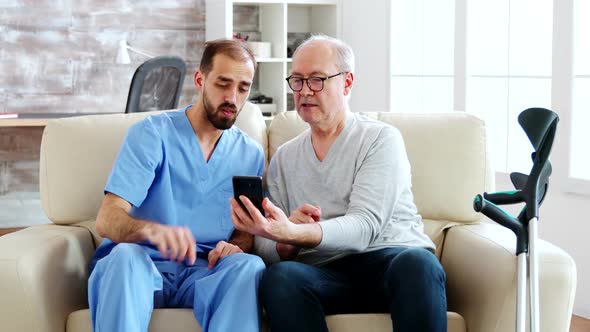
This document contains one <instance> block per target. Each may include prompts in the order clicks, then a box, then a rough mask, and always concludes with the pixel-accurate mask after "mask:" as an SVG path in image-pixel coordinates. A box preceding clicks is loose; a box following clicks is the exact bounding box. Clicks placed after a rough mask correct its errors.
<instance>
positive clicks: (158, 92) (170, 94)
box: [125, 56, 186, 113]
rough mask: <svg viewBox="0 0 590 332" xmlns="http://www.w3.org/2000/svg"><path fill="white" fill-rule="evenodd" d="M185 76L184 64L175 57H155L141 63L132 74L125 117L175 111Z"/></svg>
mask: <svg viewBox="0 0 590 332" xmlns="http://www.w3.org/2000/svg"><path fill="white" fill-rule="evenodd" d="M185 74H186V63H185V62H184V60H182V59H181V58H180V57H177V56H158V57H155V58H152V59H149V60H147V61H146V62H144V63H142V64H141V65H140V66H139V67H138V68H137V70H136V71H135V74H133V79H132V80H131V87H130V88H129V96H128V97H127V107H126V108H125V113H134V112H146V111H156V110H168V109H174V108H176V106H177V105H178V100H179V99H180V94H181V92H182V84H183V82H184V75H185Z"/></svg>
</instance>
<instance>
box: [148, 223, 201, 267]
mask: <svg viewBox="0 0 590 332" xmlns="http://www.w3.org/2000/svg"><path fill="white" fill-rule="evenodd" d="M141 232H142V233H143V236H144V237H145V239H146V240H147V241H149V242H150V243H151V244H153V245H154V246H156V247H157V248H158V250H159V251H160V254H162V256H163V257H165V258H168V259H169V260H173V261H177V262H183V261H184V260H185V259H187V260H188V264H189V265H193V264H195V261H196V259H197V242H196V241H195V238H194V237H193V233H192V232H191V230H190V229H189V228H188V227H186V226H184V227H180V226H168V225H163V224H158V223H153V222H150V223H146V225H145V227H144V228H143V229H142V230H141Z"/></svg>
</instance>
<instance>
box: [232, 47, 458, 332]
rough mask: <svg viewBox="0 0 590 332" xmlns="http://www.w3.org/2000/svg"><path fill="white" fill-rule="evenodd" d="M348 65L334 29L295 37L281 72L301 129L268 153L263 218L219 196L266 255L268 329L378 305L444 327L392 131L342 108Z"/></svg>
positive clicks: (403, 326) (405, 164)
mask: <svg viewBox="0 0 590 332" xmlns="http://www.w3.org/2000/svg"><path fill="white" fill-rule="evenodd" d="M353 72H354V55H353V52H352V50H351V48H350V47H349V46H348V45H346V44H345V43H344V42H342V41H340V40H337V39H334V38H331V37H327V36H313V37H311V38H310V39H308V40H306V41H305V42H304V43H303V44H302V45H301V46H299V48H297V50H296V51H295V54H294V56H293V71H292V75H291V76H289V77H288V78H287V82H288V84H289V86H290V87H291V89H292V90H293V93H294V98H295V105H296V108H297V112H298V113H299V115H300V116H301V118H302V119H303V120H304V121H305V122H307V123H308V124H309V125H310V129H309V130H307V131H305V132H303V133H302V134H300V135H299V136H297V137H296V138H294V139H293V140H291V141H289V142H287V143H285V144H284V145H283V146H281V147H280V148H279V150H278V151H277V153H276V154H275V155H274V157H273V159H272V161H271V163H270V166H269V169H268V174H267V183H268V194H269V198H265V199H264V201H263V208H264V210H265V211H266V213H267V216H266V217H265V216H263V215H262V214H261V213H260V212H259V211H258V210H257V209H256V208H255V207H254V205H253V204H252V203H251V202H250V201H249V200H248V199H247V198H246V197H243V196H242V197H240V200H242V202H243V203H244V204H245V206H246V208H247V210H248V211H244V210H243V209H242V208H241V207H240V206H239V205H238V202H237V201H236V200H234V199H233V198H232V199H231V200H232V202H231V203H232V220H233V222H234V225H235V226H236V228H237V229H239V230H242V231H246V232H249V233H251V234H254V235H256V236H257V237H256V240H255V246H256V251H257V252H258V253H259V254H260V255H261V256H262V257H263V259H264V260H265V261H266V263H267V264H269V265H270V267H269V268H268V269H267V270H266V271H265V273H264V275H263V277H262V280H261V283H260V288H259V294H260V299H261V301H262V304H263V306H264V308H265V309H266V312H267V314H268V318H269V321H270V326H271V330H272V331H306V332H310V331H328V328H327V325H326V321H325V315H327V314H341V313H361V312H390V313H391V319H392V322H393V329H394V331H395V332H404V331H407V332H410V331H411V332H418V331H425V332H426V331H428V332H432V331H446V330H447V319H446V294H445V280H446V277H445V273H444V270H443V268H442V266H441V264H440V263H439V261H438V260H437V258H436V256H435V255H434V254H433V251H434V244H433V243H432V241H431V240H430V239H429V238H428V236H427V235H425V233H424V230H423V224H422V219H421V217H420V215H418V213H417V209H416V206H415V205H414V202H413V195H412V191H411V169H410V163H409V161H408V157H407V154H406V149H405V145H404V142H403V138H402V136H401V134H400V132H399V131H398V130H397V129H395V128H393V127H392V126H389V125H387V124H385V123H382V122H379V121H375V120H372V119H369V118H367V117H364V116H361V115H358V114H354V113H352V112H351V111H350V108H349V106H348V97H349V96H350V93H351V90H352V86H353V82H354V74H353ZM286 214H289V215H290V216H289V218H287V216H286Z"/></svg>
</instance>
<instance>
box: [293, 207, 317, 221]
mask: <svg viewBox="0 0 590 332" xmlns="http://www.w3.org/2000/svg"><path fill="white" fill-rule="evenodd" d="M321 216H322V209H321V208H320V207H319V206H315V205H311V204H303V205H301V206H300V207H298V208H297V209H296V210H295V211H292V212H291V215H290V216H289V220H291V222H293V223H294V224H310V223H312V222H316V221H320V218H321Z"/></svg>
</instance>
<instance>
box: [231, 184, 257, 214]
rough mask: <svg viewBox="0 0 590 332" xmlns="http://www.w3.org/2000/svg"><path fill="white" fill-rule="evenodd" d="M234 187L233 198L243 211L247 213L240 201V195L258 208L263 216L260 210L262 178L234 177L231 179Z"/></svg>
mask: <svg viewBox="0 0 590 332" xmlns="http://www.w3.org/2000/svg"><path fill="white" fill-rule="evenodd" d="M232 182H233V186H234V198H235V199H236V201H238V203H240V205H241V206H242V209H244V211H246V212H248V210H247V209H246V207H245V206H244V203H242V201H240V198H239V197H240V195H244V196H246V197H248V198H249V199H250V201H251V202H252V203H253V204H254V206H256V208H258V210H259V211H260V213H262V215H264V210H263V209H262V198H263V197H262V177H260V176H234V177H233V178H232Z"/></svg>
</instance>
